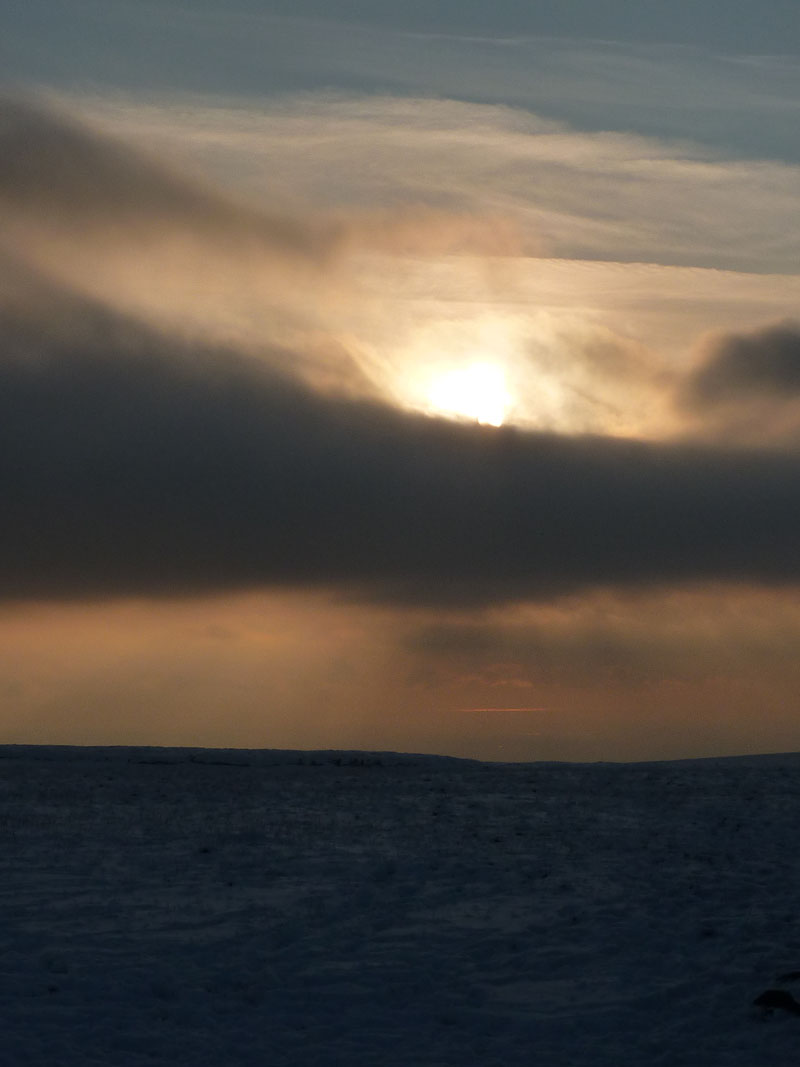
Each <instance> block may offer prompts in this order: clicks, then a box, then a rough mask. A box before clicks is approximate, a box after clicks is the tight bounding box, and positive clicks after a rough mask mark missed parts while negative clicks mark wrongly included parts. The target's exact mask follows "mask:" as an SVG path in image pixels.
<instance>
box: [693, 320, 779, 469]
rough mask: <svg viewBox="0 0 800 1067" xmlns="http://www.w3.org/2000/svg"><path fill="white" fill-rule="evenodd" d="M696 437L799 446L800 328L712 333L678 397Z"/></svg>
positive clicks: (762, 444)
mask: <svg viewBox="0 0 800 1067" xmlns="http://www.w3.org/2000/svg"><path fill="white" fill-rule="evenodd" d="M676 399H677V405H678V409H679V410H680V412H681V413H682V414H683V415H684V416H685V417H687V418H688V419H689V422H690V429H691V432H693V433H694V434H695V435H696V436H698V437H703V438H706V439H714V440H717V441H735V442H738V443H739V444H751V445H754V446H759V447H764V446H769V445H773V446H783V447H786V446H789V447H791V448H796V447H797V445H798V443H800V326H798V325H797V324H796V323H792V322H786V323H779V324H777V325H773V326H769V327H766V328H763V329H760V330H755V331H753V332H751V333H739V334H711V335H709V336H708V337H706V338H705V339H703V340H702V341H701V342H700V344H699V345H698V351H697V354H696V359H695V363H694V366H693V367H692V369H691V371H690V372H689V374H688V375H687V376H686V377H685V378H684V379H683V380H682V381H681V383H680V385H679V387H678V391H677V394H676Z"/></svg>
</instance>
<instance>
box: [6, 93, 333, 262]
mask: <svg viewBox="0 0 800 1067" xmlns="http://www.w3.org/2000/svg"><path fill="white" fill-rule="evenodd" d="M0 212H2V213H4V214H5V216H6V218H5V226H6V227H8V225H9V222H10V221H14V222H17V223H20V222H21V223H24V224H26V225H28V226H34V227H37V228H39V229H41V228H43V227H47V229H48V230H49V232H50V236H51V237H53V236H56V235H58V234H59V233H61V234H62V235H66V236H69V237H78V238H80V239H81V240H86V239H87V238H91V237H92V236H97V235H100V236H102V238H103V240H104V241H106V242H112V241H114V240H120V239H124V240H126V241H130V240H131V237H132V236H134V237H135V239H136V240H137V241H138V242H140V243H141V242H144V241H147V240H151V239H153V238H156V239H158V240H160V241H164V240H165V239H168V238H169V237H170V236H172V237H174V236H175V235H176V234H178V235H181V236H183V237H184V238H187V237H188V238H191V239H192V240H193V241H196V240H198V239H203V240H205V241H208V240H209V239H213V240H215V241H216V242H218V243H219V242H223V243H228V244H233V245H235V246H236V247H237V248H238V251H239V253H240V254H241V252H242V250H243V249H249V250H251V251H252V252H261V253H263V252H264V250H268V251H269V252H271V253H272V254H273V255H275V254H277V253H283V254H289V255H292V256H298V257H301V258H311V259H314V258H316V257H319V256H320V255H323V254H324V253H326V252H327V251H328V250H329V249H330V248H331V247H332V245H333V243H335V238H334V235H333V232H332V231H331V230H330V229H327V230H326V228H325V227H314V226H311V225H310V224H308V223H306V222H301V221H300V220H293V219H290V218H288V217H286V216H285V215H281V216H278V215H275V216H270V215H268V214H266V213H264V212H261V211H257V210H255V209H253V208H251V207H249V206H248V205H246V204H239V203H237V202H235V201H234V200H232V199H231V198H230V197H228V196H226V195H224V194H222V193H220V192H218V191H216V190H215V189H213V188H212V187H207V186H205V185H203V184H201V183H199V182H193V181H192V180H191V179H189V178H187V177H186V176H185V175H183V174H180V173H178V172H173V171H172V170H170V168H169V167H168V166H165V165H163V164H162V163H160V162H159V161H157V160H156V159H155V157H152V158H151V157H149V156H147V155H146V154H143V153H141V152H138V151H136V150H135V149H133V148H131V147H129V146H128V145H126V144H124V143H122V142H118V141H115V140H113V139H111V138H107V137H104V136H102V135H100V134H98V133H97V132H95V131H93V130H92V129H90V128H89V127H88V126H85V125H83V124H81V123H80V122H77V121H75V120H74V119H73V118H72V117H71V116H68V115H66V114H64V113H62V112H60V111H56V110H53V109H52V108H51V107H50V106H49V105H48V106H46V107H44V106H41V105H38V104H34V103H32V102H30V101H29V100H22V99H15V98H0Z"/></svg>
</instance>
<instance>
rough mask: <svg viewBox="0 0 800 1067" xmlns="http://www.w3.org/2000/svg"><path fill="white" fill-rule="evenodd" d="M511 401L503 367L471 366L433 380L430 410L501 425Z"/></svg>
mask: <svg viewBox="0 0 800 1067" xmlns="http://www.w3.org/2000/svg"><path fill="white" fill-rule="evenodd" d="M509 399H510V398H509V395H508V392H507V391H506V381H505V374H504V372H503V368H502V367H500V366H498V364H496V363H488V362H479V363H470V364H468V365H467V366H464V367H459V368H457V369H456V370H451V371H448V372H447V373H445V374H442V375H440V376H439V377H438V378H436V379H435V380H434V381H433V383H432V384H431V386H430V388H429V390H428V409H429V410H430V411H432V412H434V413H436V414H440V415H449V416H451V417H452V418H461V419H471V420H474V421H475V422H480V423H483V424H484V425H486V426H502V425H503V423H504V422H505V418H506V412H507V410H508V406H509Z"/></svg>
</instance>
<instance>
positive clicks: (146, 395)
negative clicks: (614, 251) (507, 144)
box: [0, 105, 800, 605]
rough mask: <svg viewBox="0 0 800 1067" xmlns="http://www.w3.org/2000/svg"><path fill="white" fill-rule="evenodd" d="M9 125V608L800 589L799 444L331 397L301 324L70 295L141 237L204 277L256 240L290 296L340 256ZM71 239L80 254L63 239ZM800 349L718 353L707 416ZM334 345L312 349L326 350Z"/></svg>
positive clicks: (4, 387) (5, 334)
mask: <svg viewBox="0 0 800 1067" xmlns="http://www.w3.org/2000/svg"><path fill="white" fill-rule="evenodd" d="M0 132H2V136H3V137H4V138H5V142H4V143H5V144H6V146H14V145H16V150H15V153H14V158H13V159H12V160H10V161H9V160H8V159H6V160H5V162H4V163H3V166H2V168H0V192H2V209H3V211H4V217H5V219H6V221H8V223H9V225H8V226H7V227H6V228H5V231H4V232H5V234H6V237H5V241H6V247H5V251H4V252H3V261H2V262H0V271H2V273H3V275H4V277H5V279H6V285H5V297H4V299H3V301H2V303H0V346H1V348H0V434H2V439H1V440H0V457H1V458H0V492H2V497H3V500H4V554H3V558H2V561H0V595H1V596H3V597H5V598H12V599H13V598H94V597H109V596H118V595H162V596H167V595H173V594H200V593H207V592H215V591H224V590H233V589H249V588H254V587H264V586H276V585H277V586H283V587H310V586H313V587H324V588H335V589H337V590H339V591H340V592H341V593H342V594H344V595H350V596H355V597H366V598H376V599H385V600H389V601H393V602H409V601H410V602H425V603H430V604H448V603H455V604H461V605H468V604H485V603H495V602H508V601H514V600H525V599H536V598H548V597H553V596H557V595H561V594H564V593H566V592H571V591H574V590H580V589H583V588H588V587H596V586H607V585H615V584H624V585H631V586H650V585H658V584H663V583H669V582H686V583H688V582H695V581H703V580H708V579H715V580H723V581H725V580H729V581H744V582H752V581H757V582H758V581H761V582H783V583H793V582H795V581H796V580H797V579H798V578H800V553H799V552H798V551H797V549H798V543H797V541H798V538H797V530H798V520H800V497H799V496H798V491H797V485H798V484H799V477H798V476H800V457H798V456H797V455H796V454H795V453H794V452H793V451H791V450H788V451H787V450H784V451H776V450H774V451H768V450H764V449H760V450H756V451H748V450H746V449H742V448H738V447H733V446H731V445H730V444H725V445H721V444H720V445H703V444H687V443H680V442H677V443H657V442H654V441H650V442H646V441H641V440H633V439H621V438H612V437H601V436H579V435H572V436H570V435H569V434H562V435H556V434H552V433H541V432H540V433H532V432H523V431H522V430H520V429H513V428H507V429H503V430H499V431H494V430H486V429H483V428H480V427H477V426H474V425H467V424H459V423H454V422H446V421H442V420H438V419H432V418H427V417H423V416H419V415H413V414H410V413H408V412H403V411H401V410H399V409H398V408H396V407H393V406H390V405H389V404H387V403H379V402H378V401H376V400H374V399H368V398H362V399H353V398H352V397H348V396H347V395H346V392H347V391H346V390H345V389H339V390H338V391H337V390H336V389H334V388H326V389H325V390H322V391H320V390H318V389H317V388H315V387H314V385H315V380H316V379H315V375H314V374H313V373H310V372H309V366H310V365H313V366H314V367H316V370H317V371H318V372H319V370H320V367H321V366H322V365H323V364H324V360H323V361H322V363H320V360H319V357H318V355H317V354H315V353H314V352H313V351H312V348H311V346H310V345H307V344H306V340H307V338H308V337H309V336H310V334H311V330H310V328H309V326H308V322H306V327H305V332H302V331H298V332H297V334H296V336H295V338H294V340H293V341H291V342H290V341H286V342H285V343H281V342H280V333H281V331H280V329H278V328H277V327H276V326H275V322H274V321H272V320H270V324H269V328H268V329H266V330H265V332H264V335H263V339H262V340H261V342H260V343H259V344H256V343H254V342H253V340H252V338H251V339H250V341H249V343H248V344H246V345H242V346H238V347H237V346H236V345H234V344H233V343H228V344H223V343H221V342H220V343H213V342H211V341H202V340H199V339H198V336H197V332H196V331H195V332H194V333H191V332H187V331H185V330H178V329H171V328H168V327H167V326H165V325H164V321H163V320H160V319H157V318H156V319H153V321H151V322H150V323H147V322H144V321H141V320H139V319H138V318H136V317H134V316H132V315H131V314H130V313H129V312H128V311H126V310H125V301H124V300H121V301H119V302H116V303H115V301H114V300H113V299H112V297H111V296H108V297H107V299H105V300H101V299H100V298H99V297H98V296H95V297H92V296H89V295H87V293H86V291H84V292H83V293H82V294H81V293H80V292H78V291H75V290H73V289H72V288H71V287H70V286H69V285H68V284H67V283H66V281H65V278H67V277H68V276H69V274H70V270H71V268H72V267H73V265H74V262H75V261H76V259H79V257H80V247H81V243H82V242H83V241H84V240H88V242H89V246H90V249H91V254H90V255H89V256H88V258H89V259H91V257H92V256H95V257H98V255H99V253H98V250H99V249H100V248H101V246H102V240H103V238H105V237H107V238H108V241H109V243H110V244H111V245H112V246H113V245H114V243H115V242H117V243H118V244H119V245H120V247H121V249H122V251H123V252H125V250H126V249H128V250H129V251H130V253H131V255H132V256H134V254H135V253H136V250H137V246H136V242H135V240H134V239H133V237H132V236H131V232H134V233H135V232H136V231H137V230H138V229H139V228H140V227H142V226H145V228H146V227H147V226H150V228H151V229H152V230H153V232H154V233H155V234H156V237H154V238H153V240H161V241H164V240H166V243H167V245H168V244H169V240H170V237H169V235H170V234H174V233H176V232H178V231H180V230H182V229H183V230H186V231H187V232H191V234H192V239H193V240H195V239H196V240H198V241H201V245H200V246H198V247H201V248H202V249H203V250H205V251H206V252H207V254H208V257H209V264H208V269H209V271H210V273H212V274H213V273H214V272H215V271H217V270H218V269H219V266H220V264H221V263H224V264H226V265H229V264H230V263H231V262H234V261H236V260H237V258H238V257H239V254H240V253H241V256H243V257H244V259H245V261H246V263H248V264H249V265H250V266H252V263H253V261H252V260H248V259H247V255H246V253H247V250H248V249H249V248H251V242H252V240H255V241H257V243H258V245H259V253H258V255H259V262H261V261H262V260H265V261H269V262H270V263H272V264H273V265H274V266H275V278H276V279H280V281H279V282H278V281H276V286H278V287H279V291H280V293H281V295H282V297H283V296H285V294H286V293H287V292H288V291H289V290H290V289H291V287H292V282H291V278H292V277H293V276H292V275H291V274H290V271H289V266H288V263H289V262H290V261H293V260H295V259H296V258H297V254H298V250H299V252H300V253H301V255H305V256H310V257H311V259H312V260H313V261H314V262H315V263H316V262H317V261H318V259H319V258H320V256H321V255H322V250H324V249H325V248H328V250H329V246H326V244H325V241H318V240H316V238H315V237H314V235H315V234H317V233H318V232H319V231H318V230H317V229H316V227H315V226H314V225H309V226H308V227H305V226H304V225H303V224H302V223H299V222H298V223H297V224H296V225H295V224H292V225H291V226H289V228H288V229H287V228H286V227H285V226H284V225H283V224H282V223H275V221H274V220H273V219H272V218H271V217H270V216H269V215H262V214H260V213H259V212H258V211H257V210H256V209H254V208H243V207H240V206H238V205H236V204H235V203H229V202H228V201H227V200H226V199H225V198H224V197H221V196H218V195H217V194H214V193H211V192H206V191H203V190H199V191H198V189H197V188H196V187H195V186H193V185H192V184H191V183H189V184H187V186H186V191H185V192H186V195H185V196H184V195H183V194H184V187H183V185H182V184H181V180H180V179H179V178H178V177H176V176H173V175H171V174H164V173H162V172H161V171H160V170H159V169H158V168H156V167H153V165H152V164H149V163H146V162H144V161H143V160H142V159H141V157H139V156H137V155H136V154H131V153H129V152H128V150H126V149H123V148H119V147H116V146H114V145H107V144H106V143H105V142H103V141H102V140H101V139H98V138H95V137H94V136H92V135H89V134H87V133H85V132H83V131H79V130H76V129H75V128H74V127H72V126H71V124H69V123H66V124H65V123H62V122H60V121H59V120H57V119H54V118H53V117H52V116H50V115H43V114H41V113H39V112H37V111H35V110H32V109H30V108H29V107H27V106H21V105H9V107H8V108H7V109H6V112H5V118H4V123H3V126H2V131H0ZM117 207H118V210H117ZM30 219H32V220H33V221H32V222H30V224H29V221H28V220H30ZM401 225H402V223H401ZM31 227H39V228H40V230H41V232H42V234H43V237H42V243H41V245H36V246H35V248H34V251H35V252H36V250H37V249H40V248H46V247H47V242H48V241H50V240H54V241H55V245H54V247H55V248H56V253H55V254H51V255H50V257H49V258H48V255H46V254H42V253H41V252H37V253H36V256H35V258H36V261H37V263H38V265H37V266H34V265H33V264H32V263H27V264H26V263H25V262H24V259H23V255H22V252H23V250H24V252H25V253H26V254H27V253H29V252H30V248H29V246H27V245H25V243H24V237H25V235H27V234H29V233H30V232H32V231H31ZM64 227H72V230H71V232H72V234H73V246H74V256H73V258H71V259H65V258H64V257H63V249H64V246H63V244H59V243H58V240H57V239H56V238H53V237H52V233H53V232H54V231H59V229H61V230H63V229H64ZM356 229H357V228H356ZM367 229H369V228H367ZM91 230H95V231H96V234H97V240H95V238H93V237H92V236H91V234H90V236H89V237H88V238H86V231H91ZM209 230H211V231H213V233H210V232H209ZM121 231H125V236H124V239H123V238H122V237H120V232H121ZM354 232H356V231H354ZM9 234H11V238H9V236H8V235H9ZM198 234H199V236H198ZM204 234H205V236H204ZM165 235H166V236H165ZM373 239H374V235H372V236H369V235H368V237H367V240H373ZM381 240H385V234H384V235H383V236H382V237H381ZM34 244H35V243H34ZM220 244H223V245H225V247H226V249H227V251H226V253H225V255H224V256H222V257H221V258H220V252H219V246H220ZM158 247H159V248H160V247H161V246H158ZM326 254H328V252H326ZM96 262H97V265H98V270H100V271H102V269H103V267H102V265H103V263H104V261H103V259H102V258H97V259H96ZM144 262H145V263H146V262H147V257H145V259H144ZM158 264H159V258H158V257H157V256H155V255H154V256H153V257H152V269H153V270H154V271H155V270H157V269H158ZM46 268H47V269H52V273H51V274H49V275H48V273H47V269H46ZM319 276H320V277H321V275H319ZM77 277H78V275H77V274H76V279H77ZM192 277H193V275H192V274H191V272H190V274H189V278H190V281H189V284H190V285H191V278H192ZM237 277H238V276H237ZM287 277H288V278H289V279H290V280H289V281H288V282H287ZM82 285H83V288H84V290H88V291H91V289H92V286H91V285H88V284H84V283H82ZM98 291H100V290H98ZM286 299H288V297H286ZM279 303H280V301H278V304H279ZM314 305H315V300H314V289H313V287H308V286H306V288H305V289H303V290H302V296H301V297H299V298H298V300H297V303H296V308H297V309H299V311H298V312H297V313H298V314H299V313H300V311H302V312H303V314H305V315H307V316H310V317H311V318H310V321H313V314H314V312H313V310H311V309H313V307H314ZM276 306H277V304H276ZM276 314H277V312H276ZM284 333H285V336H286V337H289V331H285V332H284ZM787 338H788V340H787ZM792 338H794V334H793V333H792V332H791V331H789V332H788V333H787V332H786V331H784V333H781V332H780V331H777V332H776V331H772V332H767V333H765V334H762V335H759V336H758V337H756V338H755V339H751V340H750V341H734V340H730V339H729V340H728V341H726V342H718V344H717V348H715V349H714V350H713V351H712V353H711V355H710V356H707V357H706V358H705V362H702V363H701V364H700V365H699V368H698V369H696V370H694V371H693V372H691V373H692V374H693V377H690V379H689V384H688V385H687V386H686V388H687V389H688V390H689V391H690V392H691V391H692V390H694V394H693V395H694V396H695V399H697V398H698V397H699V398H701V399H704V401H705V402H707V403H708V402H709V395H710V394H709V386H708V381H709V380H712V381H713V380H719V381H727V382H728V383H729V385H730V383H733V384H734V385H735V387H736V389H737V390H738V391H739V394H742V395H744V394H745V393H746V394H747V395H749V391H748V390H746V389H745V387H746V386H748V387H749V385H750V384H752V382H761V385H762V386H763V382H764V380H768V381H769V383H770V387H771V388H772V386H773V385H780V384H781V382H782V383H783V384H784V385H785V378H786V373H787V371H786V368H787V366H788V365H789V364H790V363H791V360H792V358H793V356H792V354H793V353H794V348H793V345H794V343H795V341H794V340H792ZM795 340H796V339H795ZM301 342H302V343H301ZM335 342H336V338H335V337H333V336H330V335H323V336H322V337H321V338H318V339H317V344H318V349H319V350H320V351H323V352H326V353H328V357H327V358H329V362H330V359H333V360H334V362H335V357H331V356H330V352H331V351H335ZM737 346H738V347H737ZM587 353H589V354H587ZM592 353H594V354H592ZM742 353H744V355H742ZM787 353H789V356H788V357H787ZM623 355H625V358H622V357H623ZM578 356H579V358H578ZM578 356H576V357H575V358H576V360H577V362H576V364H575V365H576V367H577V368H579V369H580V366H581V363H580V361H581V360H584V361H587V360H591V361H594V362H595V363H597V366H598V368H599V371H598V373H599V372H603V371H604V368H605V372H608V371H609V368H611V369H613V368H614V367H617V366H619V367H621V368H622V370H621V371H620V372H619V373H621V374H629V373H630V367H631V365H632V364H631V358H632V357H631V356H630V355H626V354H625V353H624V352H622V351H621V350H620V351H618V350H617V349H616V348H614V347H613V345H612V346H611V348H606V349H596V348H595V349H592V346H591V345H588V347H587V349H586V351H585V352H583V353H579V354H578ZM562 357H563V358H568V357H569V353H568V352H567V351H566V350H564V352H563V353H562V354H561V355H560V356H559V358H562ZM637 358H638V357H637ZM343 359H344V362H345V363H346V362H347V357H346V356H345V357H343ZM787 359H788V362H787ZM609 361H610V362H609ZM587 365H588V364H587ZM765 367H766V368H767V371H765V370H764V368H765ZM626 368H627V369H626ZM748 368H750V369H748ZM759 368H760V369H759ZM351 373H352V368H350V369H349V370H346V371H345V372H343V376H344V377H345V378H347V376H348V375H351ZM565 373H566V372H565ZM587 374H588V372H587ZM714 375H716V379H715V378H714ZM765 375H766V378H765ZM317 376H319V375H317ZM709 376H710V377H709ZM748 376H749V377H748ZM584 377H586V378H587V380H590V379H589V378H588V377H587V375H586V374H585V373H584V371H583V370H581V372H580V376H579V381H580V382H581V383H582V382H583V380H584ZM566 380H568V377H567V379H566ZM751 380H752V381H751ZM704 382H705V383H706V384H703V383H704ZM316 384H317V385H318V384H319V382H316ZM574 388H577V386H574ZM716 388H718V387H716ZM713 391H714V390H713V389H712V390H711V393H712V394H713ZM762 391H763V389H762ZM773 391H774V390H773ZM363 392H365V393H366V392H368V390H367V389H365V390H364V391H363ZM711 399H712V400H713V396H711ZM604 403H605V401H604ZM729 440H730V438H729Z"/></svg>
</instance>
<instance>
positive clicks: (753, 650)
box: [0, 0, 800, 760]
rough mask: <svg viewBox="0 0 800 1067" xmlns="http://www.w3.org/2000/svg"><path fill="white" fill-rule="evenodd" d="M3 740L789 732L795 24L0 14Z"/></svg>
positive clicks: (491, 15)
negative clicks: (0, 83)
mask: <svg viewBox="0 0 800 1067" xmlns="http://www.w3.org/2000/svg"><path fill="white" fill-rule="evenodd" d="M0 70H2V71H3V72H4V73H3V82H2V85H0V435H2V447H1V448H0V490H1V491H2V500H3V518H2V554H0V741H2V742H6V743H46V744H56V743H65V744H103V745H107V744H165V745H192V746H194V745H210V746H223V747H240V746H241V747H271V748H313V749H321V748H346V749H351V748H358V749H372V750H374V749H393V750H400V751H422V752H441V753H447V754H452V755H459V756H470V757H478V758H484V759H497V760H516V759H524V760H532V759H547V760H551V759H577V760H627V759H660V758H673V757H689V756H706V755H724V754H733V753H744V752H768V751H779V750H793V749H800V717H798V715H797V714H796V711H797V708H796V700H797V693H798V691H800V684H799V683H800V657H798V656H797V648H798V646H799V645H800V599H798V595H797V594H798V584H799V583H800V532H799V531H800V312H798V301H799V298H800V273H799V272H798V266H797V265H798V263H799V262H800V233H798V230H797V228H796V226H795V225H794V224H795V220H796V218H797V217H798V214H799V213H800V142H798V138H797V132H796V131H797V128H798V119H799V118H800V17H798V14H797V11H796V4H795V0H766V2H764V0H762V2H760V3H758V4H756V3H755V2H750V0H738V2H736V3H734V2H732V0H726V3H724V4H723V3H721V2H720V0H712V2H709V3H706V4H703V5H696V4H694V3H689V2H688V0H673V2H671V3H669V4H667V3H662V2H660V0H649V2H645V0H639V2H637V3H633V2H625V0H595V2H592V3H590V2H589V0H584V2H579V0H573V2H570V0H565V2H561V3H555V2H553V3H541V4H536V5H531V4H527V3H521V2H514V0H499V2H496V3H493V4H491V5H489V4H486V3H477V2H472V3H467V2H460V3H456V2H455V0H441V2H435V0H431V2H426V3H423V2H422V0H419V2H416V3H415V2H410V3H407V4H404V5H402V6H401V5H389V4H386V3H383V2H381V0H370V2H368V0H329V2H326V3H322V2H321V0H299V2H298V0H293V2H292V3H291V4H290V3H288V2H284V0H272V2H270V0H265V2H263V3H256V2H255V0H233V2H231V3H226V4H224V5H223V4H219V3H213V2H212V0H186V2H183V3H178V2H172V0H148V2H144V0H137V2H136V3H134V2H132V0H103V2H102V3H101V2H99V0H98V2H95V0H64V2H63V3H60V4H58V5H53V4H51V3H49V2H47V3H45V2H44V0H26V2H25V3H22V2H18V0H0Z"/></svg>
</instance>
